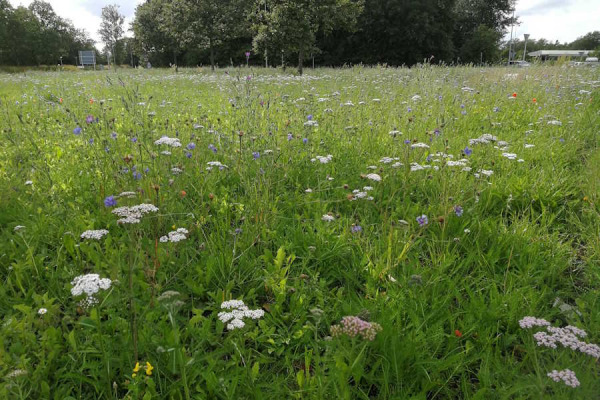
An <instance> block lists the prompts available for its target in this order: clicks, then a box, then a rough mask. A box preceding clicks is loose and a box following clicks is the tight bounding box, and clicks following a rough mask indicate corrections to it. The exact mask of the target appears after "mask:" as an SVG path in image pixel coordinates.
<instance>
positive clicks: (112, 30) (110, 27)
mask: <svg viewBox="0 0 600 400" xmlns="http://www.w3.org/2000/svg"><path fill="white" fill-rule="evenodd" d="M123 23H125V17H124V16H123V15H122V14H121V13H119V6H118V5H116V4H111V5H108V6H105V7H102V22H101V23H100V29H99V30H98V34H99V35H100V37H101V38H102V41H103V42H104V44H105V45H106V52H110V53H111V54H112V56H113V61H114V64H115V65H117V52H116V45H117V42H118V41H119V39H121V37H122V36H123Z"/></svg>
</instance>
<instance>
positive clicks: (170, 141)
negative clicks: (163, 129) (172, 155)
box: [154, 136, 181, 147]
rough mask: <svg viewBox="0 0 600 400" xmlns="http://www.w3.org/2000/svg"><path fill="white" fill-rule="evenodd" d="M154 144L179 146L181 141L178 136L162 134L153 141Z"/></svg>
mask: <svg viewBox="0 0 600 400" xmlns="http://www.w3.org/2000/svg"><path fill="white" fill-rule="evenodd" d="M154 144H155V145H161V144H166V145H167V146H170V147H181V142H180V141H179V139H178V138H170V137H168V136H163V137H161V138H160V139H158V140H156V141H155V142H154Z"/></svg>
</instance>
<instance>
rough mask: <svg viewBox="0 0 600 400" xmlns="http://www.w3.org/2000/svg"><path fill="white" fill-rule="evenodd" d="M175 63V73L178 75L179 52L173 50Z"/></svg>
mask: <svg viewBox="0 0 600 400" xmlns="http://www.w3.org/2000/svg"><path fill="white" fill-rule="evenodd" d="M173 63H174V64H175V73H178V72H179V66H178V65H177V50H173Z"/></svg>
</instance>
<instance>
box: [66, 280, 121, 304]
mask: <svg viewBox="0 0 600 400" xmlns="http://www.w3.org/2000/svg"><path fill="white" fill-rule="evenodd" d="M111 284H112V281H111V280H110V279H108V278H100V275H98V274H86V275H80V276H78V277H76V278H75V279H73V281H71V285H73V287H72V288H71V294H72V295H73V296H74V297H76V296H81V295H82V294H85V296H86V298H85V299H83V300H82V301H81V305H82V306H84V307H89V306H93V305H94V304H96V303H98V300H97V299H96V297H95V295H96V293H98V292H99V291H100V290H108V289H110V285H111Z"/></svg>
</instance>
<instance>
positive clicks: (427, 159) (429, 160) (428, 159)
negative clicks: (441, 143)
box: [425, 154, 433, 162]
mask: <svg viewBox="0 0 600 400" xmlns="http://www.w3.org/2000/svg"><path fill="white" fill-rule="evenodd" d="M432 158H433V157H431V154H430V155H428V156H427V158H426V159H425V161H426V162H431V159H432Z"/></svg>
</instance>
